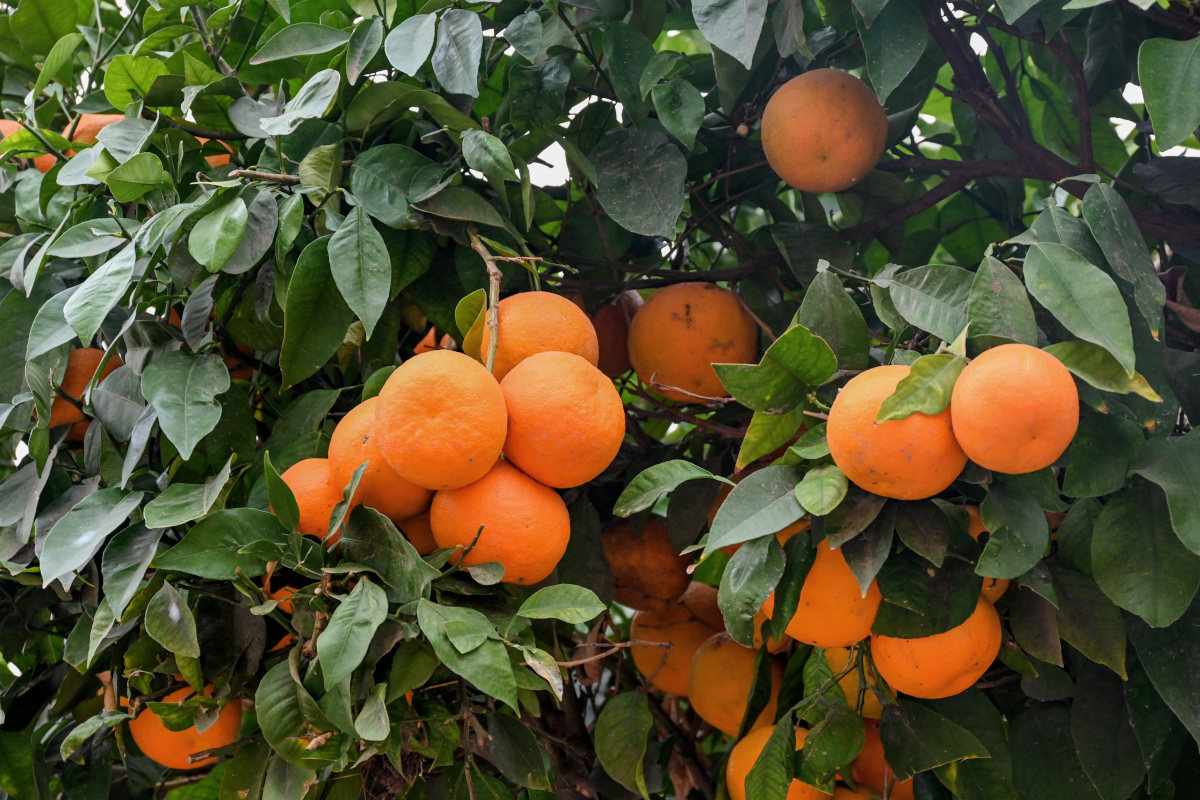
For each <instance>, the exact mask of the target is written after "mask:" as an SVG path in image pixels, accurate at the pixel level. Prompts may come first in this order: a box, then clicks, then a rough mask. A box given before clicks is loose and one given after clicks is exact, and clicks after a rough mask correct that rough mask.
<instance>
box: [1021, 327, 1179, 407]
mask: <svg viewBox="0 0 1200 800" xmlns="http://www.w3.org/2000/svg"><path fill="white" fill-rule="evenodd" d="M1044 349H1045V351H1046V352H1047V353H1050V354H1051V355H1052V356H1054V357H1055V358H1057V359H1058V360H1059V361H1061V362H1063V366H1065V367H1066V368H1067V369H1069V370H1071V372H1072V373H1073V374H1074V375H1075V376H1076V377H1077V378H1079V379H1081V380H1083V381H1084V382H1086V383H1088V384H1091V385H1092V386H1095V387H1096V388H1097V389H1100V390H1101V391H1105V392H1113V393H1114V394H1136V395H1138V396H1139V397H1144V398H1146V399H1147V400H1149V401H1150V402H1152V403H1161V402H1162V397H1161V396H1160V395H1159V394H1158V392H1156V391H1154V389H1153V387H1151V386H1150V383H1149V382H1148V381H1147V380H1146V379H1145V378H1144V377H1142V374H1141V373H1140V372H1134V373H1132V374H1130V373H1128V372H1126V371H1125V368H1124V367H1123V366H1121V364H1120V363H1118V361H1117V359H1116V358H1115V357H1114V356H1113V355H1112V353H1110V352H1109V351H1108V350H1105V349H1104V348H1103V347H1101V346H1100V345H1096V344H1092V343H1091V342H1081V341H1079V340H1075V341H1070V342H1056V343H1055V344H1052V345H1047V346H1046V347H1045V348H1044Z"/></svg>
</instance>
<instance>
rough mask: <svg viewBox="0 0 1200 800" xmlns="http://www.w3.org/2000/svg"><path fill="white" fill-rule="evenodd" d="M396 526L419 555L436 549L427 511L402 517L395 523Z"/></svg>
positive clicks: (425, 554)
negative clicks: (406, 517)
mask: <svg viewBox="0 0 1200 800" xmlns="http://www.w3.org/2000/svg"><path fill="white" fill-rule="evenodd" d="M396 527H397V528H399V529H400V532H401V533H403V534H404V536H405V537H406V538H407V539H408V541H409V543H410V544H412V546H413V547H415V548H416V549H417V552H418V553H420V554H421V555H423V556H427V555H429V554H430V553H432V552H433V551H434V550H437V547H438V546H437V542H435V541H434V540H433V528H431V527H429V512H428V511H423V512H421V513H420V514H417V515H416V516H413V517H409V518H408V519H402V520H400V521H399V522H397V523H396Z"/></svg>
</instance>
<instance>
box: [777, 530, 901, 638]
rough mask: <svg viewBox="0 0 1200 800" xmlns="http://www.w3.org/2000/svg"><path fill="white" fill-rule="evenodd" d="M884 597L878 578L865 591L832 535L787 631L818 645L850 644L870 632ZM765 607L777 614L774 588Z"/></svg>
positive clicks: (807, 578) (819, 547)
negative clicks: (831, 539)
mask: <svg viewBox="0 0 1200 800" xmlns="http://www.w3.org/2000/svg"><path fill="white" fill-rule="evenodd" d="M882 600H883V595H882V593H880V591H879V586H878V584H876V582H875V581H874V580H872V581H871V583H870V585H869V586H868V587H867V591H866V594H865V595H864V594H863V591H862V589H861V588H860V587H859V585H858V578H856V577H854V573H853V572H851V571H850V566H849V565H848V564H847V563H846V558H845V556H843V555H842V551H841V548H838V549H837V550H834V549H833V548H831V547H830V546H829V540H828V539H825V540H822V541H821V543H820V544H818V545H817V555H816V558H815V559H814V560H813V564H812V567H810V568H809V570H808V575H806V576H805V577H804V585H803V586H802V587H801V589H800V603H799V605H797V607H796V613H795V614H793V615H792V619H791V621H790V622H788V625H787V635H788V636H790V637H792V638H793V639H795V640H796V641H798V642H804V643H805V644H811V645H815V646H817V647H849V646H850V645H852V644H854V643H856V642H859V641H862V640H863V639H865V638H866V637H867V635H868V634H870V632H871V625H872V624H874V622H875V615H876V614H877V613H878V612H879V604H880V602H882ZM763 610H764V611H765V612H766V613H767V615H768V616H771V615H773V614H774V612H775V594H774V593H773V592H772V593H771V595H770V596H769V597H768V598H767V602H766V603H765V604H764V605H763Z"/></svg>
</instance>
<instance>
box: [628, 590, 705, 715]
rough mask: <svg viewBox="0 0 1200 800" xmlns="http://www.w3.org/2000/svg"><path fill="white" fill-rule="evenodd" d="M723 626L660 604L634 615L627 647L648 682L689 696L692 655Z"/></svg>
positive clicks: (677, 607) (675, 693)
mask: <svg viewBox="0 0 1200 800" xmlns="http://www.w3.org/2000/svg"><path fill="white" fill-rule="evenodd" d="M722 630H723V627H714V626H712V625H710V624H709V623H708V622H705V621H704V620H702V619H699V618H697V617H696V616H694V615H693V614H691V613H689V612H688V611H687V610H686V609H685V608H682V607H681V606H679V605H677V604H663V605H659V606H655V607H653V608H650V609H648V610H644V611H638V612H636V613H635V614H634V615H633V620H632V622H631V624H630V627H629V639H630V641H632V642H635V644H634V645H633V646H631V647H630V648H629V650H630V653H631V655H632V656H633V663H634V665H635V666H636V667H637V669H638V672H640V673H641V674H642V675H644V676H645V677H646V678H647V679H649V681H650V683H651V685H653V686H654V687H655V688H658V689H661V690H662V691H664V692H666V693H668V694H673V695H675V696H677V697H687V696H688V672H689V671H690V670H691V666H692V657H693V656H694V655H695V654H696V651H697V650H699V649H700V645H702V644H704V643H705V642H706V641H708V640H709V639H710V638H711V637H713V636H715V635H716V634H718V633H720V632H721V631H722Z"/></svg>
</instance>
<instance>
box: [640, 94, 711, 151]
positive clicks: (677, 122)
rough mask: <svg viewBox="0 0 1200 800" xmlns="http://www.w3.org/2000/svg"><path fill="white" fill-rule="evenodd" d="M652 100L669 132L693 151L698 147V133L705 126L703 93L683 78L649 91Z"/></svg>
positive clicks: (660, 120)
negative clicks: (693, 148)
mask: <svg viewBox="0 0 1200 800" xmlns="http://www.w3.org/2000/svg"><path fill="white" fill-rule="evenodd" d="M650 99H651V100H652V101H653V102H654V110H655V112H657V113H658V119H659V122H661V123H662V124H663V127H664V128H666V129H667V132H668V133H670V134H671V135H672V136H674V137H675V138H676V139H678V140H679V141H680V142H681V143H682V144H683V146H684V147H686V148H688V149H689V150H691V149H692V147H693V146H694V145H695V143H696V132H697V131H699V130H700V125H701V124H702V123H703V122H704V110H705V109H704V97H703V96H702V95H701V94H700V90H699V89H697V88H696V87H695V86H693V85H692V84H691V83H689V82H687V81H685V80H683V79H682V78H674V79H672V80H671V81H669V82H667V83H659V84H656V85H655V86H654V88H652V89H651V90H650Z"/></svg>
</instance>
